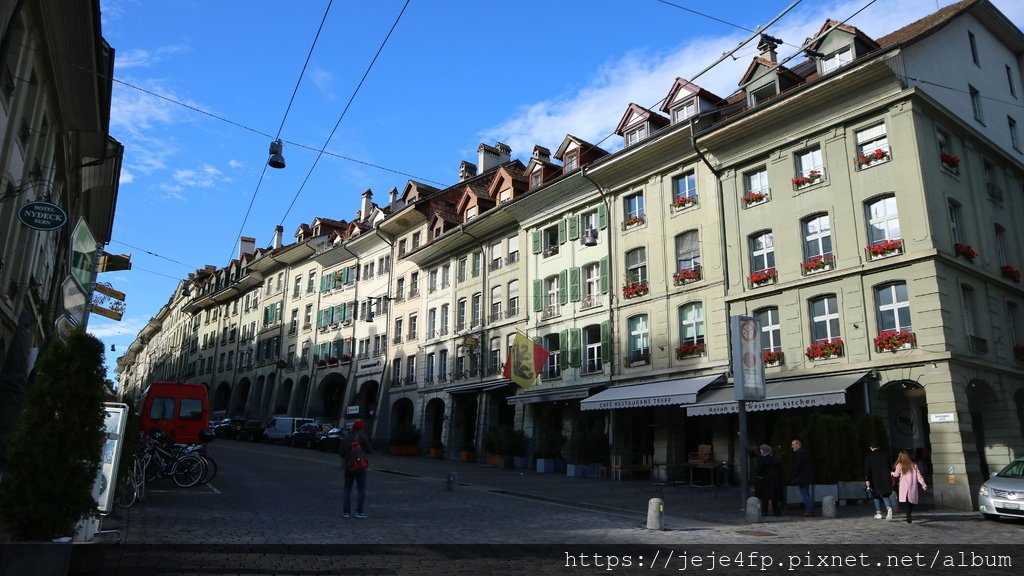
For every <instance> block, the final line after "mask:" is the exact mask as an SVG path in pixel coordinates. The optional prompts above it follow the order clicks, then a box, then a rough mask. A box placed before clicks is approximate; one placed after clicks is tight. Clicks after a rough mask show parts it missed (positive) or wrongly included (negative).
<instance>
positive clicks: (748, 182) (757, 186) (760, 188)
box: [743, 167, 769, 194]
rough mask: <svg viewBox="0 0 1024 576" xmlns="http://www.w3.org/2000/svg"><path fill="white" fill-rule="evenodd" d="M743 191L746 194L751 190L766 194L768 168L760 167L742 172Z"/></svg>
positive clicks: (767, 188)
mask: <svg viewBox="0 0 1024 576" xmlns="http://www.w3.org/2000/svg"><path fill="white" fill-rule="evenodd" d="M743 191H744V192H746V193H747V194H750V193H751V192H758V193H761V194H767V193H768V191H769V187H768V169H767V168H764V167H761V168H758V169H757V170H752V171H750V172H745V173H744V174H743Z"/></svg>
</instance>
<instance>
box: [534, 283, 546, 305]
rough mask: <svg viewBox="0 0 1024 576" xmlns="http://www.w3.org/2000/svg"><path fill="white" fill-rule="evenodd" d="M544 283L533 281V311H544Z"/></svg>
mask: <svg viewBox="0 0 1024 576" xmlns="http://www.w3.org/2000/svg"><path fill="white" fill-rule="evenodd" d="M543 291H544V281H543V280H534V281H533V311H534V312H540V311H541V310H542V309H544V299H543V296H544V294H543V293H542V292H543Z"/></svg>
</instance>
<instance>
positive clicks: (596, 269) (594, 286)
mask: <svg viewBox="0 0 1024 576" xmlns="http://www.w3.org/2000/svg"><path fill="white" fill-rule="evenodd" d="M600 298H601V266H600V264H598V263H597V262H593V263H590V264H587V265H585V266H584V267H583V299H584V300H583V302H584V305H597V304H599V303H600Z"/></svg>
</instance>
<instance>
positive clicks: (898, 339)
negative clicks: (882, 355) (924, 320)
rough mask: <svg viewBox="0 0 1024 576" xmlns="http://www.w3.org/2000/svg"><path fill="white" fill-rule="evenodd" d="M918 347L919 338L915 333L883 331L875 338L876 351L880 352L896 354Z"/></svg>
mask: <svg viewBox="0 0 1024 576" xmlns="http://www.w3.org/2000/svg"><path fill="white" fill-rule="evenodd" d="M915 346H917V336H916V335H915V334H914V333H913V332H898V331H882V332H881V333H880V334H879V335H878V336H875V350H876V351H878V352H895V351H897V350H907V349H909V348H914V347H915Z"/></svg>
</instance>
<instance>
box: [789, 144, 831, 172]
mask: <svg viewBox="0 0 1024 576" xmlns="http://www.w3.org/2000/svg"><path fill="white" fill-rule="evenodd" d="M796 171H797V175H798V176H804V177H810V176H811V175H812V173H817V174H818V175H819V176H821V175H822V174H824V173H825V168H824V164H823V163H822V161H821V148H818V147H815V148H810V149H808V150H804V151H803V152H799V153H798V154H797V155H796Z"/></svg>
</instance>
